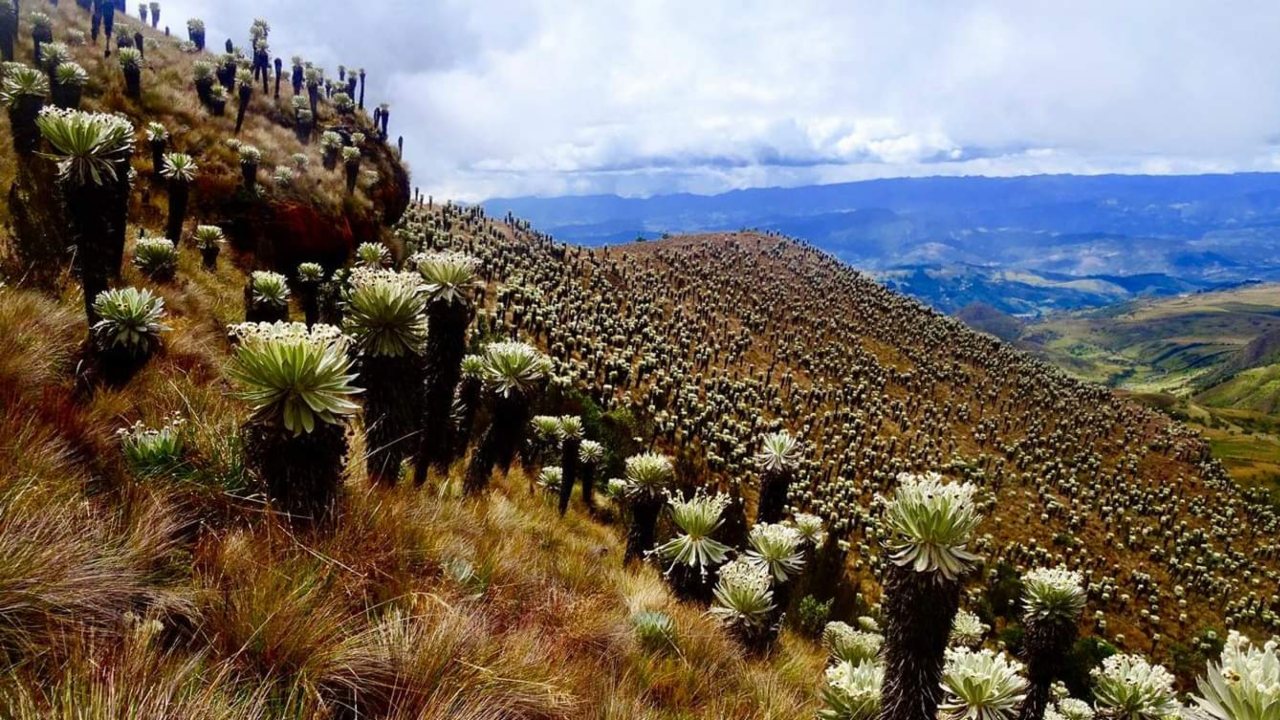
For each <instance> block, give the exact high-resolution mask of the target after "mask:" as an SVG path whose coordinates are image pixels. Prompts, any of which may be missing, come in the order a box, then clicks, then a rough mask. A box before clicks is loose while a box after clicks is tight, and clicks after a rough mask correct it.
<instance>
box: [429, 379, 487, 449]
mask: <svg viewBox="0 0 1280 720" xmlns="http://www.w3.org/2000/svg"><path fill="white" fill-rule="evenodd" d="M481 389H482V388H481V385H480V381H479V380H477V379H475V378H466V379H464V380H461V381H459V383H458V396H457V405H458V409H459V413H458V417H457V424H456V425H455V426H454V427H453V428H452V430H453V437H452V440H450V442H449V460H450V461H453V460H457V459H458V458H460V457H462V455H463V454H464V453H466V451H467V443H468V442H470V440H471V433H472V432H473V431H474V430H475V424H476V414H477V413H478V412H479V410H480V392H481ZM428 402H430V400H429V399H428ZM450 410H452V407H450Z"/></svg>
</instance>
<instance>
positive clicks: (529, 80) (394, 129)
mask: <svg viewBox="0 0 1280 720" xmlns="http://www.w3.org/2000/svg"><path fill="white" fill-rule="evenodd" d="M135 5H136V3H135V2H133V0H130V12H131V14H136V10H135V9H134V6H135ZM188 17H200V18H202V19H204V20H205V22H206V25H207V26H208V43H209V45H210V46H211V47H213V48H215V49H217V48H220V47H221V45H222V44H223V42H224V41H225V39H226V38H227V37H232V38H233V39H234V40H235V41H236V43H237V44H246V43H247V39H248V28H249V25H250V23H251V22H252V20H253V18H254V17H263V18H265V19H266V20H267V21H268V22H270V23H271V26H272V32H271V38H270V40H271V49H272V53H273V54H274V55H279V56H282V57H284V58H285V60H286V63H287V61H288V58H289V57H291V56H292V55H295V54H296V55H302V56H304V57H306V58H307V59H309V60H312V61H314V62H316V63H318V64H320V65H322V66H325V67H326V68H328V69H329V72H330V75H333V76H336V74H337V73H336V68H337V65H338V64H345V65H347V66H348V67H364V68H366V70H367V71H368V97H367V100H368V101H370V102H384V101H385V102H388V103H390V106H391V116H390V128H389V131H390V134H391V136H392V140H393V142H394V139H395V137H396V136H399V135H403V136H404V139H405V156H406V159H407V160H408V162H409V164H410V167H411V170H412V172H413V177H414V183H415V184H416V185H417V186H419V187H420V188H421V189H422V191H423V192H424V193H430V194H432V195H434V196H436V197H442V198H452V199H456V200H462V201H471V202H473V201H479V200H483V199H489V198H493V197H514V196H523V195H538V196H557V195H579V194H600V193H605V194H610V193H611V194H619V195H624V196H649V195H656V194H667V193H673V192H693V193H700V194H714V193H719V192H724V191H728V190H733V189H739V188H747V187H768V186H796V185H808V184H819V183H831V182H843V181H848V180H858V179H867V178H879V177H898V176H920V175H1021V174H1032V173H1082V174H1092V173H1103V172H1124V173H1155V174H1164V173H1199V172H1240V171H1272V170H1280V42H1276V38H1278V37H1280V3H1277V2H1274V0H1252V1H1249V2H1244V1H1238V0H1072V2H1061V1H1060V0H1052V1H1042V0H1007V1H999V2H996V1H980V0H973V1H967V0H931V1H927V0H902V1H901V2H882V1H880V0H875V1H870V0H867V1H864V0H628V1H626V2H620V1H615V0H374V1H373V2H365V3H350V2H336V1H335V0H307V1H305V2H304V1H302V0H270V1H269V2H263V1H262V0H252V1H251V0H163V9H162V14H161V18H162V20H163V24H168V25H171V26H172V27H173V29H174V32H175V33H185V20H186V18H188Z"/></svg>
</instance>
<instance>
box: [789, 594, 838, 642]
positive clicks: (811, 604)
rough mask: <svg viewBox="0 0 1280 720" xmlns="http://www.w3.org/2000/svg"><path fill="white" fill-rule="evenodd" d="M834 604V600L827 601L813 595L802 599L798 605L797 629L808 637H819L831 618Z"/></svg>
mask: <svg viewBox="0 0 1280 720" xmlns="http://www.w3.org/2000/svg"><path fill="white" fill-rule="evenodd" d="M833 603H834V598H833V599H830V600H826V601H822V600H819V599H818V598H816V597H814V596H812V595H805V596H804V597H802V598H800V602H799V603H797V604H796V619H795V627H796V628H797V629H798V630H799V631H800V632H801V633H803V634H804V635H806V636H808V637H812V638H816V637H819V636H820V635H822V632H823V629H824V628H825V627H826V626H827V620H828V619H830V617H831V606H832V604H833Z"/></svg>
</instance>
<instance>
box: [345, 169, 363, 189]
mask: <svg viewBox="0 0 1280 720" xmlns="http://www.w3.org/2000/svg"><path fill="white" fill-rule="evenodd" d="M346 166H347V194H348V195H350V194H352V193H354V192H355V191H356V180H357V179H359V178H360V163H358V162H349V163H346Z"/></svg>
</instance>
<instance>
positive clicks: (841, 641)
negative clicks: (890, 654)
mask: <svg viewBox="0 0 1280 720" xmlns="http://www.w3.org/2000/svg"><path fill="white" fill-rule="evenodd" d="M883 644H884V637H882V636H881V635H879V634H877V633H873V632H867V631H865V630H855V629H854V628H853V627H851V626H849V625H848V624H847V623H843V622H830V623H827V626H826V628H824V629H823V631H822V646H823V647H824V648H826V650H827V654H828V655H830V656H831V659H832V660H834V661H836V662H848V663H852V664H854V665H857V664H859V663H861V662H863V661H864V660H874V659H875V658H876V657H877V656H878V655H879V654H880V647H881V646H882V645H883Z"/></svg>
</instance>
